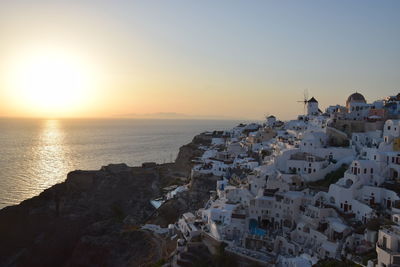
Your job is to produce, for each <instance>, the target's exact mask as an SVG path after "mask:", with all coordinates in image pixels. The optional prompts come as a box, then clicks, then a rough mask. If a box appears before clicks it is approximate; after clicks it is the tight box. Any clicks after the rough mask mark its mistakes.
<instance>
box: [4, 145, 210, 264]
mask: <svg viewBox="0 0 400 267" xmlns="http://www.w3.org/2000/svg"><path fill="white" fill-rule="evenodd" d="M201 142H203V141H201ZM201 142H198V141H196V138H195V139H194V142H192V143H190V144H188V145H186V146H183V147H182V148H181V149H180V152H179V155H178V157H177V159H176V161H175V163H170V164H162V165H157V166H155V167H152V168H141V167H128V166H126V165H125V164H118V165H109V166H106V167H103V168H102V169H101V170H98V171H73V172H71V173H69V174H68V177H67V179H66V181H65V182H63V183H61V184H57V185H54V186H53V187H51V188H49V189H47V190H45V191H44V192H42V193H41V194H40V195H39V196H36V197H33V198H31V199H28V200H26V201H23V202H22V203H21V204H19V205H16V206H10V207H6V208H4V209H2V210H0V266H145V265H146V264H149V263H152V262H156V261H157V260H159V259H161V258H162V257H165V256H166V255H165V253H166V252H165V250H164V249H163V245H162V244H163V240H161V239H159V238H158V237H157V236H154V235H152V234H150V233H149V232H146V231H142V230H137V229H138V226H139V225H140V224H142V223H144V222H145V221H147V220H148V219H149V218H154V212H155V209H154V208H153V207H152V206H151V204H150V202H149V201H150V200H151V199H154V198H156V197H158V196H160V194H161V190H160V188H162V187H164V186H166V185H168V184H171V181H173V180H174V179H181V180H183V179H185V177H188V176H189V172H190V169H191V167H192V165H191V160H192V159H193V158H194V157H196V156H199V155H200V154H201V152H200V151H199V150H198V145H199V144H200V143H201ZM207 198H208V197H207ZM192 201H195V202H196V201H197V200H196V199H192ZM175 217H176V216H175ZM175 217H174V218H175ZM168 222H169V220H168Z"/></svg>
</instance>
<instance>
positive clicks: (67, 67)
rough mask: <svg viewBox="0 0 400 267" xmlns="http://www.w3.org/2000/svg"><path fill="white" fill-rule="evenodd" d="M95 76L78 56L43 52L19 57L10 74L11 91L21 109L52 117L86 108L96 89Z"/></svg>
mask: <svg viewBox="0 0 400 267" xmlns="http://www.w3.org/2000/svg"><path fill="white" fill-rule="evenodd" d="M92 76H93V75H92V74H91V73H90V70H89V68H88V66H87V64H84V62H83V61H82V60H81V59H79V58H78V57H76V56H74V55H71V54H69V53H66V52H62V51H42V52H40V53H33V54H30V55H25V56H21V57H19V59H18V60H15V62H14V64H13V66H12V68H11V70H10V75H9V83H8V84H9V90H10V92H11V94H12V95H13V97H14V99H15V101H17V102H18V105H19V106H23V107H24V108H25V109H26V110H31V111H32V112H35V113H38V114H42V115H46V116H52V115H55V116H56V115H59V114H69V113H72V112H73V111H76V109H78V108H79V107H82V106H83V105H84V104H85V101H87V100H88V99H89V98H90V91H91V89H93V82H92Z"/></svg>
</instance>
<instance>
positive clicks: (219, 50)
mask: <svg viewBox="0 0 400 267" xmlns="http://www.w3.org/2000/svg"><path fill="white" fill-rule="evenodd" d="M398 14H400V1H367V0H363V1H361V0H360V1H351V0H348V1H341V0H338V1H324V0H320V1H316V0H315V1H307V0H304V1H285V0H283V1H257V0H254V1H244V0H243V1H236V0H226V1H225V0H219V1H215V0H210V1H207V0H205V1H190V0H182V1H177V0H170V1H167V0H164V1H162V0H160V1H152V0H143V1H117V0H115V1H101V0H83V1H45V0H37V1H19V0H3V1H0V116H6V117H51V116H56V117H129V116H137V115H140V114H142V115H143V114H145V115H144V116H151V114H172V115H173V114H183V115H182V116H185V117H198V118H200V117H201V118H241V119H242V118H243V119H262V118H263V117H264V116H265V115H267V114H274V115H276V116H278V117H279V118H281V119H290V118H293V117H295V116H296V115H297V114H300V113H302V112H303V105H302V104H301V103H298V102H297V101H299V100H302V99H303V94H304V90H306V89H307V91H308V95H309V96H310V97H311V96H314V97H315V98H316V99H317V100H318V101H319V104H320V107H321V108H322V109H324V108H326V107H327V106H328V105H331V104H344V102H345V100H346V98H347V97H348V95H350V94H351V93H353V92H355V91H358V92H360V93H362V94H363V95H364V96H365V97H366V99H367V101H373V100H375V99H377V98H383V97H385V96H387V95H395V94H397V93H398V92H399V89H400V88H399V85H400V73H399V71H400V49H399V48H400V16H399V15H398ZM43 58H45V59H44V60H43ZM48 59H50V60H48ZM46 60H47V61H46ZM38 62H39V63H38ZM43 62H45V63H43ZM57 62H58V63H59V62H61V63H60V64H58V63H57ZM57 64H58V65H57ZM59 65H60V66H61V67H57V66H59ZM65 66H66V67H65ZM71 77H74V79H72V78H71ZM77 77H78V78H77ZM75 80H77V81H75ZM72 81H73V82H72ZM46 87H47V89H46V90H44V89H43V88H46ZM70 87H71V88H72V87H73V89H69V88H70ZM50 90H51V93H50ZM66 99H68V101H67V100H66Z"/></svg>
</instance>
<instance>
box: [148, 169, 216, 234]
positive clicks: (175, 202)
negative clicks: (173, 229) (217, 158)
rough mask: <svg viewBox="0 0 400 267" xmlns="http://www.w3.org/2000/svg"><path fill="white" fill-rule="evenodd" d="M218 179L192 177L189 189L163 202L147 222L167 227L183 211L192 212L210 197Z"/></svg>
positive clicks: (207, 176) (201, 176)
mask: <svg viewBox="0 0 400 267" xmlns="http://www.w3.org/2000/svg"><path fill="white" fill-rule="evenodd" d="M218 179H220V177H217V176H212V175H199V176H195V177H192V179H191V181H190V185H189V190H188V191H184V192H182V193H180V194H179V195H178V196H176V197H175V198H174V199H171V200H169V201H167V202H166V203H164V204H163V205H162V206H161V207H160V208H159V209H158V210H157V212H156V213H155V214H154V215H153V216H152V217H151V218H150V219H149V221H148V222H147V223H151V224H158V225H160V226H162V227H167V226H168V224H170V223H174V222H175V221H177V220H178V219H179V217H180V216H181V215H182V214H183V213H185V212H193V213H194V212H195V211H197V210H198V209H200V208H203V207H204V205H205V204H206V202H207V201H208V200H209V198H210V191H212V190H215V187H216V183H217V180H218Z"/></svg>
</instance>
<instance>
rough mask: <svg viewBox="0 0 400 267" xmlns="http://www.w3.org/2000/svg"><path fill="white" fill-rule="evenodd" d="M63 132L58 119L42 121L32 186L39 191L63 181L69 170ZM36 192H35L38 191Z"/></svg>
mask: <svg viewBox="0 0 400 267" xmlns="http://www.w3.org/2000/svg"><path fill="white" fill-rule="evenodd" d="M64 138H65V133H64V132H63V130H62V127H61V123H60V121H58V120H46V121H44V122H43V126H42V129H41V131H40V133H39V137H38V140H37V141H38V143H37V146H36V147H35V150H36V151H34V153H35V163H34V166H32V168H33V170H34V173H35V174H36V175H35V179H34V183H35V184H36V185H35V186H34V188H38V189H39V192H40V191H41V190H43V189H45V188H48V187H50V186H52V185H53V184H55V183H59V182H61V181H63V180H64V179H65V178H66V177H65V173H66V172H68V170H69V165H70V160H69V156H68V154H69V153H68V148H67V147H66V146H65V145H64ZM36 172H37V173H36ZM39 192H37V193H39Z"/></svg>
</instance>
